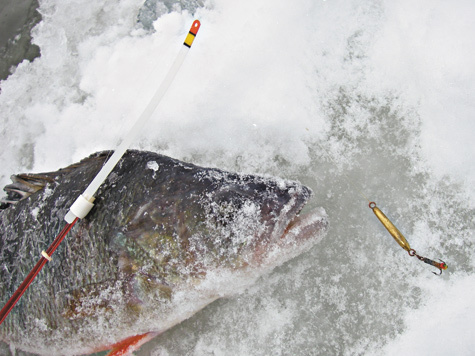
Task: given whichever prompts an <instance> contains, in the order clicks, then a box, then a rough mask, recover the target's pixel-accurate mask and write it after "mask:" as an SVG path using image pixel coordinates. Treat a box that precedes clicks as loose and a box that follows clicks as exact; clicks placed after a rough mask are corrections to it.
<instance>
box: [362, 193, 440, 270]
mask: <svg viewBox="0 0 475 356" xmlns="http://www.w3.org/2000/svg"><path fill="white" fill-rule="evenodd" d="M369 207H370V208H371V209H372V210H373V213H374V215H376V217H377V218H378V219H379V221H381V223H382V224H383V225H384V227H385V228H386V230H388V232H389V233H390V234H391V236H392V237H393V238H394V240H396V242H397V243H398V244H399V246H401V247H402V248H403V249H404V250H406V251H407V252H408V253H409V255H410V256H416V257H417V258H418V259H419V260H420V261H422V262H425V263H427V264H429V265H431V266H434V267H435V268H438V269H439V272H440V273H435V272H432V273H434V274H435V275H436V276H440V275H441V274H442V270H443V269H447V264H446V263H445V262H444V261H442V260H440V261H441V262H440V263H439V262H436V261H434V260H431V259H430V258H426V257H422V256H419V255H418V254H417V253H416V250H414V249H412V248H411V245H409V242H407V240H406V238H405V237H404V235H403V234H401V232H400V231H399V230H398V229H397V227H396V226H394V224H393V223H392V222H391V220H389V219H388V217H387V216H386V215H384V213H383V212H382V211H381V209H379V208H378V207H377V206H376V203H375V202H374V201H372V202H370V203H369Z"/></svg>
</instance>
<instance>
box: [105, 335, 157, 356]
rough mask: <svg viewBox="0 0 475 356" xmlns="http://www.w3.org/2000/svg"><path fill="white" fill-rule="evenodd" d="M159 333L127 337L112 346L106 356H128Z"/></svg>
mask: <svg viewBox="0 0 475 356" xmlns="http://www.w3.org/2000/svg"><path fill="white" fill-rule="evenodd" d="M158 334H159V333H155V332H153V333H152V332H151V333H145V334H141V335H135V336H131V337H128V338H127V339H124V340H122V341H119V342H118V343H116V344H114V345H112V348H111V351H110V352H109V353H108V354H107V355H106V356H129V355H131V354H132V352H134V351H137V350H138V349H139V348H140V347H141V346H142V345H143V344H145V343H146V342H148V341H150V340H152V339H153V338H154V337H155V336H157V335H158Z"/></svg>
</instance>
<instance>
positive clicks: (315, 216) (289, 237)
mask: <svg viewBox="0 0 475 356" xmlns="http://www.w3.org/2000/svg"><path fill="white" fill-rule="evenodd" d="M327 227H328V220H327V215H326V213H325V210H324V209H323V208H315V209H313V210H312V211H310V212H307V213H305V214H301V213H300V212H299V213H297V214H296V215H295V216H294V217H293V218H292V219H291V220H290V222H289V223H288V225H287V227H286V228H285V229H284V232H283V233H282V235H281V237H280V240H281V241H283V242H284V243H292V242H298V241H305V240H308V239H311V238H312V237H314V236H317V235H318V236H320V235H321V234H322V232H324V231H326V229H327Z"/></svg>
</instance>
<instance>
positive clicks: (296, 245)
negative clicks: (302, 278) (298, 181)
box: [256, 187, 328, 266]
mask: <svg viewBox="0 0 475 356" xmlns="http://www.w3.org/2000/svg"><path fill="white" fill-rule="evenodd" d="M302 188H303V191H300V192H297V193H295V194H294V195H293V196H292V198H291V201H290V202H289V203H288V204H287V205H286V206H285V207H284V209H283V211H282V212H281V214H280V217H279V218H278V219H277V220H278V221H279V222H280V223H277V224H276V225H275V226H274V231H273V233H272V238H271V239H270V240H269V241H268V245H267V246H268V247H267V249H266V251H265V252H264V251H262V250H261V251H258V253H257V256H256V257H257V260H258V261H259V262H261V263H263V264H264V265H268V266H274V265H278V264H281V263H282V262H285V261H287V260H289V259H291V258H293V257H296V256H297V255H299V254H301V253H303V252H305V251H307V250H309V249H310V248H311V247H312V246H314V245H315V244H316V243H318V242H319V241H320V240H321V239H322V238H323V237H324V236H325V234H326V231H327V227H328V219H327V214H326V212H325V210H324V209H323V208H321V207H316V208H313V209H311V210H310V211H307V212H305V213H302V210H303V209H304V207H305V205H306V204H307V202H308V200H309V198H310V197H311V195H312V192H311V191H310V190H309V189H308V188H306V187H302Z"/></svg>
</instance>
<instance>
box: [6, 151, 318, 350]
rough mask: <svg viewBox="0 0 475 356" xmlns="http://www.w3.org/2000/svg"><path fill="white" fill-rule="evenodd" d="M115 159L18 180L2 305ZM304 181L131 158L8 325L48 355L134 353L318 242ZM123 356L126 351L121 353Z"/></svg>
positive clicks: (18, 344)
mask: <svg viewBox="0 0 475 356" xmlns="http://www.w3.org/2000/svg"><path fill="white" fill-rule="evenodd" d="M109 153H110V152H102V153H97V154H94V155H92V156H90V157H88V158H86V159H84V160H82V161H81V162H79V163H77V164H73V165H71V166H69V167H67V168H64V169H60V170H59V171H56V172H51V173H42V174H22V175H17V176H13V177H12V180H13V183H12V184H10V185H8V186H6V187H5V190H6V191H7V198H6V199H5V203H4V205H3V209H2V210H0V233H1V238H0V278H1V288H0V301H1V303H2V305H3V304H4V303H5V302H6V301H7V300H8V298H9V297H10V296H11V295H12V294H13V292H14V290H15V289H16V288H17V287H18V286H19V284H20V283H21V281H22V280H23V278H24V277H25V276H26V275H27V274H28V272H29V270H30V269H31V268H32V267H33V266H34V264H35V263H36V261H37V260H38V259H39V257H40V251H41V250H43V249H45V248H46V247H47V246H48V245H49V244H50V243H51V241H52V239H53V238H54V236H55V235H56V234H57V233H58V231H59V230H60V229H61V228H62V226H63V225H64V221H63V217H64V215H65V214H66V212H67V209H68V208H69V207H70V205H71V204H72V203H73V201H74V200H75V198H76V197H77V196H78V195H79V194H80V193H81V192H82V191H83V190H84V188H85V187H86V186H87V185H88V184H89V182H90V181H91V180H92V178H93V177H94V175H95V173H97V171H98V170H99V169H100V168H101V166H102V165H103V164H104V162H105V161H106V159H107V157H108V155H109ZM310 196H311V191H310V190H309V189H308V188H306V187H304V186H303V185H301V184H300V183H297V182H292V181H287V180H283V179H278V178H271V177H264V176H254V175H244V174H238V173H229V172H225V171H222V170H219V169H213V168H202V167H198V166H195V165H192V164H188V163H185V162H181V161H178V160H175V159H172V158H169V157H165V156H162V155H159V154H156V153H152V152H143V151H128V152H127V153H126V155H125V156H124V157H123V158H122V159H121V161H120V162H119V164H118V165H117V167H116V168H115V169H114V171H113V172H112V173H111V175H110V176H109V177H108V178H107V180H106V182H105V183H104V184H103V185H102V187H101V188H100V190H99V191H98V193H97V199H96V201H95V206H94V208H93V210H92V211H91V212H90V213H89V215H88V216H87V217H86V218H84V219H82V220H81V221H80V222H78V223H77V224H76V225H75V226H74V228H73V229H72V230H71V232H70V234H69V235H68V236H67V237H66V239H65V240H64V241H63V243H62V245H60V247H59V248H58V249H57V251H56V252H55V254H54V255H53V260H52V261H51V262H49V263H48V264H47V265H46V266H45V268H44V269H43V270H42V271H41V273H40V274H39V275H38V277H37V279H36V280H35V281H34V283H33V284H32V285H31V286H30V288H29V289H28V290H27V291H26V292H25V294H24V295H23V297H22V299H21V300H20V301H19V302H18V304H17V305H16V307H15V308H14V309H13V311H12V312H11V314H10V315H9V316H8V317H7V319H6V320H5V321H4V323H3V324H2V325H1V326H0V338H1V339H2V340H4V341H6V342H7V343H10V344H11V345H14V347H15V348H18V349H22V350H26V351H29V352H34V353H37V354H41V355H73V354H74V355H78V354H88V353H93V352H96V351H101V350H110V349H112V350H114V351H113V352H112V354H117V355H118V354H121V355H122V354H127V352H130V351H131V350H133V349H134V348H137V347H139V346H140V345H141V344H142V343H143V342H145V341H147V340H149V339H150V338H152V337H153V336H155V335H158V334H159V333H161V332H163V331H165V330H167V329H169V328H171V327H172V326H174V325H176V324H178V323H180V322H181V321H183V320H185V319H187V318H189V317H190V316H192V315H193V314H195V313H196V312H197V311H199V310H200V309H202V308H203V307H204V306H206V305H207V304H209V303H211V302H212V301H214V300H216V299H217V298H220V297H223V296H228V295H231V294H233V293H235V292H236V291H239V290H242V289H243V288H245V287H246V286H248V285H249V284H250V283H252V282H253V281H254V280H255V279H256V278H257V277H259V276H260V275H262V274H263V273H266V272H268V271H270V270H271V269H272V268H273V267H275V266H276V265H279V264H282V263H284V262H285V261H287V260H289V259H290V258H292V257H294V256H296V255H297V254H299V253H301V252H303V251H305V250H307V249H308V248H310V247H311V246H312V245H313V244H315V243H316V242H317V241H319V240H320V238H321V237H322V236H323V234H324V231H325V229H326V226H327V220H326V215H325V213H324V211H323V209H320V208H319V209H316V210H315V211H312V212H310V213H308V214H306V215H305V216H299V212H300V211H301V209H302V208H303V207H304V205H305V204H306V202H307V201H308V199H309V198H310ZM121 352H123V353H121Z"/></svg>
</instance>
